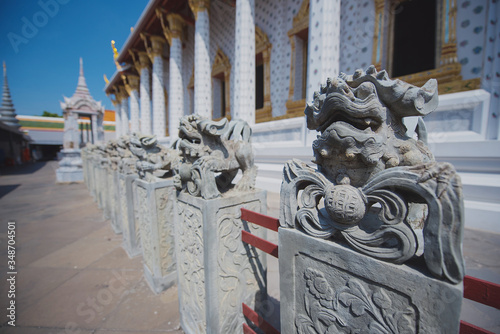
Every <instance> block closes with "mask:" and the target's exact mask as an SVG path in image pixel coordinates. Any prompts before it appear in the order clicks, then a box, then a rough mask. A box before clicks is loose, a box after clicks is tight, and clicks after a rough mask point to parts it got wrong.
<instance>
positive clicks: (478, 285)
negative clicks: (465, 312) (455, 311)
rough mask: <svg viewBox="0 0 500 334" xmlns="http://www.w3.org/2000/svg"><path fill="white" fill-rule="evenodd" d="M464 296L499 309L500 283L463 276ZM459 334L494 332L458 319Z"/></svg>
mask: <svg viewBox="0 0 500 334" xmlns="http://www.w3.org/2000/svg"><path fill="white" fill-rule="evenodd" d="M464 298H465V299H469V300H473V301H475V302H478V303H480V304H483V305H488V306H491V307H494V308H496V309H500V284H496V283H492V282H488V281H485V280H482V279H479V278H475V277H471V276H465V277H464ZM460 334H494V333H493V332H490V331H487V330H486V329H483V328H480V327H478V326H476V325H473V324H470V323H468V322H466V321H460Z"/></svg>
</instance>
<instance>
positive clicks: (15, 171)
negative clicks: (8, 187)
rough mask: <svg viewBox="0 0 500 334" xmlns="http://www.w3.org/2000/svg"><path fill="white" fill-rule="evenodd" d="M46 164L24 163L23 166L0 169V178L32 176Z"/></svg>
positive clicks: (44, 162) (42, 162) (41, 162)
mask: <svg viewBox="0 0 500 334" xmlns="http://www.w3.org/2000/svg"><path fill="white" fill-rule="evenodd" d="M46 164H47V162H46V161H40V162H35V163H26V164H24V165H17V166H6V167H0V176H2V175H21V174H33V173H34V172H36V171H37V170H39V169H40V168H42V167H43V166H45V165H46Z"/></svg>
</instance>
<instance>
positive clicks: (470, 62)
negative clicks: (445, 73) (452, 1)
mask: <svg viewBox="0 0 500 334" xmlns="http://www.w3.org/2000/svg"><path fill="white" fill-rule="evenodd" d="M487 7H488V0H474V1H471V0H458V1H457V56H458V61H459V62H460V64H462V73H461V74H462V79H464V80H467V79H473V78H477V77H480V76H481V72H482V67H483V57H484V47H483V46H484V44H485V34H484V32H485V31H484V30H485V29H484V28H485V24H486V15H487V12H486V10H485V8H487Z"/></svg>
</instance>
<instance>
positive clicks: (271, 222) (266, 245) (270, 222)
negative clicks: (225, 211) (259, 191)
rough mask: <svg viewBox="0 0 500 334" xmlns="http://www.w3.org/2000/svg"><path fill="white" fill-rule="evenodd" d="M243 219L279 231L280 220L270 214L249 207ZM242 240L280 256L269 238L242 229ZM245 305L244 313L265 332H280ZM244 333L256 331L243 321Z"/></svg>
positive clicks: (276, 246) (242, 214)
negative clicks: (251, 209) (265, 238)
mask: <svg viewBox="0 0 500 334" xmlns="http://www.w3.org/2000/svg"><path fill="white" fill-rule="evenodd" d="M241 219H243V220H245V221H247V222H249V223H253V224H257V225H260V226H262V227H265V228H267V229H270V230H272V231H276V232H278V227H279V225H280V224H279V220H278V219H276V218H273V217H270V216H266V215H263V214H261V213H257V212H254V211H250V210H247V209H244V208H242V209H241ZM241 241H243V242H244V243H247V244H249V245H252V246H254V247H256V248H258V249H260V250H261V251H263V252H265V253H267V254H270V255H272V256H274V257H276V258H277V257H278V245H276V244H273V243H272V242H269V241H267V240H264V239H262V238H259V237H258V236H256V235H253V234H252V233H250V232H247V231H241ZM242 307H243V315H244V316H245V317H246V318H247V319H248V320H250V321H251V322H252V323H253V324H254V325H255V326H257V327H258V328H260V329H261V330H262V331H263V332H264V333H265V334H280V332H279V331H278V330H277V329H276V328H274V327H273V326H271V324H269V323H268V322H267V321H266V320H264V318H262V317H261V316H260V315H258V314H257V312H255V311H254V310H252V309H251V308H250V307H249V306H248V305H246V304H245V303H242ZM243 333H244V334H256V333H255V331H254V330H253V329H252V328H251V327H250V326H249V325H247V324H245V323H243Z"/></svg>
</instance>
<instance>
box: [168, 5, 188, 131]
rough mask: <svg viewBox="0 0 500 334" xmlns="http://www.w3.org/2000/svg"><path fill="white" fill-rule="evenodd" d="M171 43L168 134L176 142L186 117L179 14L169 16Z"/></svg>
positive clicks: (169, 39) (181, 26)
mask: <svg viewBox="0 0 500 334" xmlns="http://www.w3.org/2000/svg"><path fill="white" fill-rule="evenodd" d="M167 20H168V23H169V28H168V29H169V31H168V34H167V33H166V35H168V36H169V38H168V41H169V43H170V68H169V74H170V79H169V88H168V91H169V101H168V107H169V110H168V116H169V119H168V126H169V129H168V133H169V134H170V138H172V140H174V139H175V138H177V136H178V127H179V121H180V119H181V117H182V116H183V115H184V84H183V82H182V41H181V36H182V28H183V25H184V20H183V19H182V17H181V16H179V15H178V14H168V15H167Z"/></svg>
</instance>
